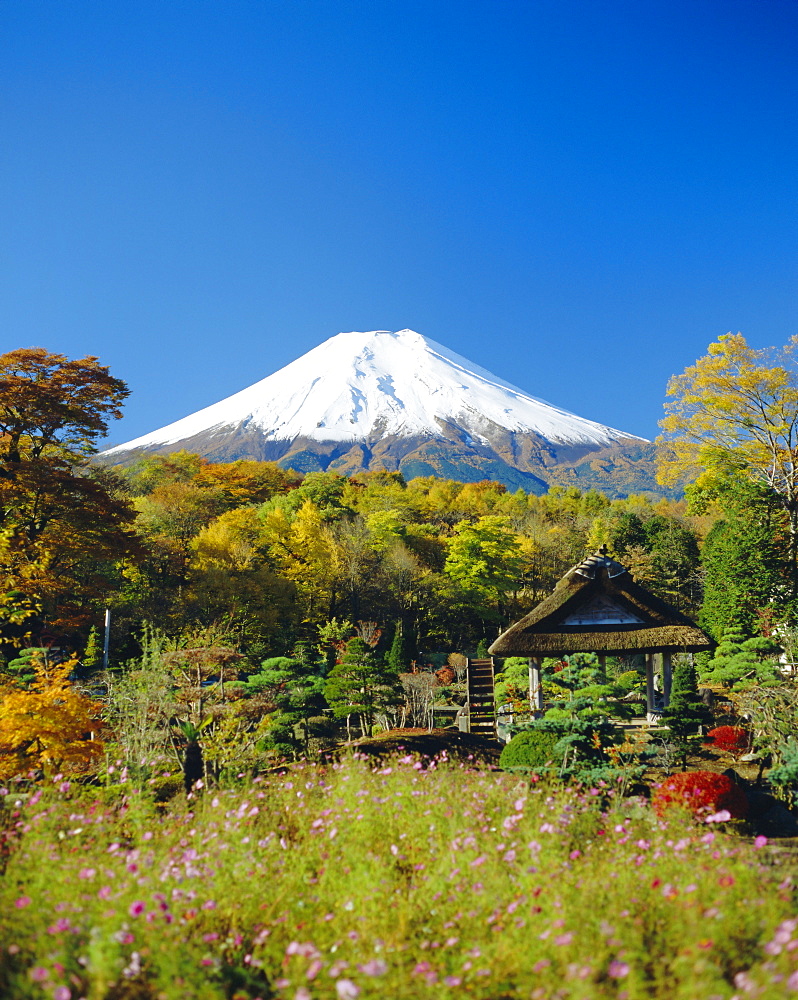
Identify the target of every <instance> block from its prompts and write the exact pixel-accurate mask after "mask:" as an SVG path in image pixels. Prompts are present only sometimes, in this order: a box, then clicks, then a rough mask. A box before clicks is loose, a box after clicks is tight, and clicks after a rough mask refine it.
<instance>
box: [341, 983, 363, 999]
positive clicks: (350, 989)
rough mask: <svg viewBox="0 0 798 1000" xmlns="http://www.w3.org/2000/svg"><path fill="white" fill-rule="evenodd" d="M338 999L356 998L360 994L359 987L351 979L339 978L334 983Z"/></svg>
mask: <svg viewBox="0 0 798 1000" xmlns="http://www.w3.org/2000/svg"><path fill="white" fill-rule="evenodd" d="M335 992H336V993H337V994H338V1000H356V998H357V997H358V996H360V987H359V986H358V985H357V984H356V983H353V982H352V980H351V979H339V980H338V982H337V983H336V984H335Z"/></svg>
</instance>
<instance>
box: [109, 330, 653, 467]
mask: <svg viewBox="0 0 798 1000" xmlns="http://www.w3.org/2000/svg"><path fill="white" fill-rule="evenodd" d="M447 424H448V425H451V424H454V425H456V426H457V427H459V428H461V429H462V430H464V431H466V432H467V433H468V434H470V435H472V436H473V438H474V440H475V443H479V444H488V440H487V439H486V438H485V437H484V433H485V432H486V431H487V432H488V433H490V429H491V428H495V427H499V428H505V429H506V430H508V431H510V432H513V433H516V434H518V433H520V434H524V433H530V434H535V435H539V436H540V437H542V438H544V439H546V440H548V441H551V442H553V443H556V444H561V445H569V446H570V445H576V446H587V447H588V448H600V447H604V446H606V445H609V444H612V443H613V442H615V441H618V440H621V439H629V438H631V439H635V440H638V441H640V440H643V439H642V438H639V437H637V436H636V435H634V434H628V433H624V432H623V431H618V430H614V429H613V428H610V427H605V426H604V425H603V424H599V423H596V422H594V421H592V420H586V419H584V418H582V417H578V416H576V415H575V414H573V413H569V412H568V411H567V410H563V409H560V408H559V407H556V406H552V405H550V404H549V403H546V402H544V401H543V400H541V399H536V398H535V397H534V396H530V395H529V394H528V393H526V392H524V391H523V390H522V389H519V388H518V387H517V386H514V385H511V384H510V383H509V382H505V381H504V380H503V379H500V378H498V377H497V376H495V375H493V374H491V373H490V372H488V371H486V370H485V369H483V368H480V367H479V366H477V365H475V364H473V363H472V362H470V361H467V360H466V359H465V358H462V357H460V355H458V354H455V353H454V352H452V351H449V350H447V348H445V347H442V346H441V345H440V344H437V343H435V341H433V340H428V339H427V338H426V337H422V336H421V334H418V333H415V332H414V331H412V330H400V331H399V332H398V333H391V332H389V331H387V330H376V331H372V332H370V333H339V334H338V335H337V336H335V337H331V338H330V339H329V340H326V341H325V342H324V343H322V344H320V345H319V346H318V347H315V348H313V350H311V351H308V353H307V354H304V355H302V357H300V358H297V360H296V361H292V362H291V364H289V365H286V366H285V368H281V369H280V370H279V371H277V372H275V373H274V374H273V375H269V376H268V377H267V378H265V379H262V380H261V381H260V382H256V383H255V384H254V385H252V386H250V387H249V388H247V389H243V390H242V391H241V392H237V393H235V395H233V396H229V397H228V398H227V399H223V400H221V401H220V402H218V403H214V404H213V405H212V406H208V407H205V409H202V410H199V411H198V412H197V413H193V414H191V415H190V416H187V417H184V418H183V419H182V420H177V421H175V422H174V423H172V424H168V425H167V426H166V427H162V428H161V429H160V430H156V431H153V432H152V433H150V434H145V435H143V436H142V437H138V438H135V439H134V440H132V441H128V442H127V443H125V444H122V445H118V446H117V447H115V448H111V449H109V450H108V451H107V452H104V453H103V454H104V455H107V456H113V455H117V454H119V453H122V452H126V451H131V450H137V449H160V448H163V447H164V446H167V445H177V444H179V443H180V442H182V441H186V440H188V439H192V438H197V437H198V436H201V435H203V434H208V433H210V434H213V435H214V436H218V435H222V434H224V433H225V432H227V431H228V429H229V430H231V431H232V430H246V431H247V432H248V433H252V432H254V431H257V432H259V433H260V434H262V435H263V437H264V438H265V439H266V440H269V441H291V440H294V439H296V438H303V439H308V440H310V441H324V442H331V441H338V442H345V441H369V440H375V439H377V438H381V437H388V436H397V437H424V436H431V437H439V436H440V435H441V430H442V427H443V426H444V425H447Z"/></svg>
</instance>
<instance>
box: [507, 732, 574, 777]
mask: <svg viewBox="0 0 798 1000" xmlns="http://www.w3.org/2000/svg"><path fill="white" fill-rule="evenodd" d="M560 739H561V736H560V734H559V733H552V732H545V731H542V730H539V729H530V730H527V731H526V732H523V733H518V734H517V735H516V736H514V737H513V738H512V739H511V740H510V742H509V743H508V744H507V745H506V746H505V748H504V749H503V750H502V754H501V757H500V758H499V767H501V768H503V769H504V770H505V771H510V770H525V771H527V770H528V771H534V770H540V769H543V768H545V767H546V765H547V764H551V763H552V761H554V762H559V761H560V760H562V753H561V752H560V753H557V752H556V751H555V747H556V746H557V744H558V743H559V742H560Z"/></svg>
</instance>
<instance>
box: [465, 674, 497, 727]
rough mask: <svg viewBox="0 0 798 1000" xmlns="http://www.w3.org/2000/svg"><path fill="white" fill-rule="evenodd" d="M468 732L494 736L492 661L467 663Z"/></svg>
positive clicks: (494, 713)
mask: <svg viewBox="0 0 798 1000" xmlns="http://www.w3.org/2000/svg"><path fill="white" fill-rule="evenodd" d="M468 707H469V713H468V714H469V732H472V733H479V734H480V735H482V736H493V737H495V736H496V705H495V701H494V697H493V660H492V659H487V660H469V661H468Z"/></svg>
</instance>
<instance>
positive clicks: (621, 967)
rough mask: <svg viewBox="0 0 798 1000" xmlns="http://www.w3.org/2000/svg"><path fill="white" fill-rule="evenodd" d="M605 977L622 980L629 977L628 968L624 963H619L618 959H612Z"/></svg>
mask: <svg viewBox="0 0 798 1000" xmlns="http://www.w3.org/2000/svg"><path fill="white" fill-rule="evenodd" d="M607 975H608V976H611V977H612V978H613V979H623V978H624V976H628V975H629V966H628V965H627V964H626V962H619V961H618V959H613V960H612V961H611V962H610V964H609V967H608V969H607Z"/></svg>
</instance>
